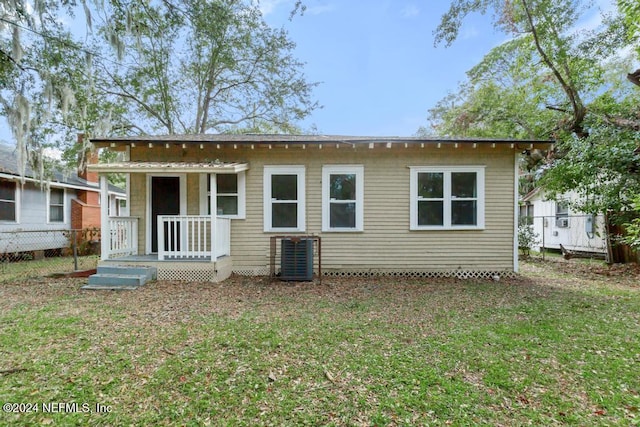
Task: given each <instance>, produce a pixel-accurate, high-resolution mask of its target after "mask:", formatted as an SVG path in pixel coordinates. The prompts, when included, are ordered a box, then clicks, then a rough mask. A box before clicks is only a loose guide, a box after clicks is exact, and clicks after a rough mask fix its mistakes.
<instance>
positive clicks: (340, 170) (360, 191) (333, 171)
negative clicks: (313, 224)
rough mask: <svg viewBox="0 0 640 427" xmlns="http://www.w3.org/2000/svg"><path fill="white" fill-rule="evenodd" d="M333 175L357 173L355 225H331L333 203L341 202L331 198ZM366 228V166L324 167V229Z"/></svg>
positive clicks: (349, 229)
mask: <svg viewBox="0 0 640 427" xmlns="http://www.w3.org/2000/svg"><path fill="white" fill-rule="evenodd" d="M331 175H355V176H356V199H355V200H353V201H349V203H353V202H355V204H356V223H355V227H331V221H330V220H331V204H332V203H341V202H340V201H336V200H331V198H330V196H331V194H330V187H331ZM363 230H364V166H362V165H326V166H323V167H322V231H327V232H359V231H363Z"/></svg>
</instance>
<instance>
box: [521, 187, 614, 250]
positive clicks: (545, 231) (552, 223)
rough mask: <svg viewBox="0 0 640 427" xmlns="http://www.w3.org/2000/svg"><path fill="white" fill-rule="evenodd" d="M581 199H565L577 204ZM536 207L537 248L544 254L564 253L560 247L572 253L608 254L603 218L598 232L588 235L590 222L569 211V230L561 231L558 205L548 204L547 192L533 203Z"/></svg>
mask: <svg viewBox="0 0 640 427" xmlns="http://www.w3.org/2000/svg"><path fill="white" fill-rule="evenodd" d="M577 197H578V196H577V195H575V194H573V193H569V194H567V195H565V197H564V199H565V200H569V201H575V200H576V198H577ZM529 202H530V203H531V204H532V205H533V216H534V217H533V223H532V227H533V232H534V233H535V234H536V235H537V236H538V237H537V241H538V244H537V245H536V246H535V247H534V248H533V249H534V250H538V251H539V250H540V249H542V248H543V247H544V248H547V249H558V250H559V249H560V245H562V246H563V247H565V248H566V249H569V250H574V251H581V252H594V253H605V252H606V250H607V246H606V238H605V227H604V217H603V215H598V216H595V217H594V218H593V219H594V223H593V224H594V232H593V233H592V234H587V232H586V231H585V227H586V222H587V218H589V217H590V215H586V214H584V213H582V212H573V211H572V210H571V208H569V217H568V220H569V226H568V227H558V225H557V224H556V220H555V217H556V202H555V201H554V200H546V199H545V197H544V192H543V191H539V192H538V193H537V194H536V195H535V196H533V197H532V198H530V199H529Z"/></svg>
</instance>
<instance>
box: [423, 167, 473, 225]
mask: <svg viewBox="0 0 640 427" xmlns="http://www.w3.org/2000/svg"><path fill="white" fill-rule="evenodd" d="M410 197H411V207H410V229H411V230H461V229H482V228H484V167H482V166H450V167H427V166H424V167H412V168H411V183H410Z"/></svg>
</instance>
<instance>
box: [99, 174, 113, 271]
mask: <svg viewBox="0 0 640 427" xmlns="http://www.w3.org/2000/svg"><path fill="white" fill-rule="evenodd" d="M110 248H111V230H110V229H109V181H108V180H107V175H106V174H100V259H101V260H103V261H104V260H106V259H109V250H110Z"/></svg>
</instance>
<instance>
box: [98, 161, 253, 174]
mask: <svg viewBox="0 0 640 427" xmlns="http://www.w3.org/2000/svg"><path fill="white" fill-rule="evenodd" d="M88 168H89V170H90V171H92V172H98V173H112V172H114V173H162V172H173V173H238V172H242V171H246V170H248V169H249V164H248V163H222V162H215V163H195V162H119V163H100V164H95V165H89V166H88Z"/></svg>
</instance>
